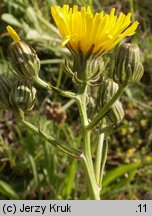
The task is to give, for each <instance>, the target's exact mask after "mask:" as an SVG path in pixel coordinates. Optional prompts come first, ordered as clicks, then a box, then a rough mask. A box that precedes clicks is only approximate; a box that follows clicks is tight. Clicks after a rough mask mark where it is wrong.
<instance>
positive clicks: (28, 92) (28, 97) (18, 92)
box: [9, 80, 36, 112]
mask: <svg viewBox="0 0 152 216" xmlns="http://www.w3.org/2000/svg"><path fill="white" fill-rule="evenodd" d="M35 94H36V89H35V88H34V87H33V86H32V84H31V82H29V81H27V80H18V81H16V82H15V83H14V85H13V86H12V88H11V91H10V95H9V101H10V103H11V105H12V107H13V109H14V110H15V111H18V110H19V109H20V110H22V111H23V112H26V111H29V110H31V109H32V108H33V106H34V102H35Z"/></svg>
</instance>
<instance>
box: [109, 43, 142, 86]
mask: <svg viewBox="0 0 152 216" xmlns="http://www.w3.org/2000/svg"><path fill="white" fill-rule="evenodd" d="M143 72H144V68H143V65H142V63H141V61H140V50H139V47H138V46H137V45H136V44H133V43H126V44H123V45H121V46H120V48H119V49H118V52H117V54H116V57H115V65H114V70H113V72H112V74H111V78H112V79H113V80H114V81H115V82H116V83H118V84H120V85H127V84H129V83H132V82H137V81H139V80H140V79H141V77H142V76H143Z"/></svg>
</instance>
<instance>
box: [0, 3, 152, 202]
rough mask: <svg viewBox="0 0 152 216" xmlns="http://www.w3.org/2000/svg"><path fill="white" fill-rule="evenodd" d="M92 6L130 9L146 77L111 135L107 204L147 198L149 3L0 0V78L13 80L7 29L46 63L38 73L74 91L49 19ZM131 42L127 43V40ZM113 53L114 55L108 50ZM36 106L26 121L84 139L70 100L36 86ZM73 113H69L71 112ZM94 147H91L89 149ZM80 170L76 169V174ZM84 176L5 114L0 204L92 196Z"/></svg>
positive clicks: (151, 186)
mask: <svg viewBox="0 0 152 216" xmlns="http://www.w3.org/2000/svg"><path fill="white" fill-rule="evenodd" d="M63 3H69V4H70V5H73V4H78V5H81V6H82V5H85V6H86V5H90V6H91V7H92V9H94V11H100V10H105V11H106V12H109V11H110V9H111V8H112V7H115V8H116V9H117V12H118V13H119V12H120V11H123V12H124V13H127V12H129V11H131V12H132V14H133V20H139V22H140V25H139V27H138V30H137V33H136V35H135V36H134V37H133V38H131V39H129V40H132V41H135V42H136V43H137V44H138V45H139V46H140V49H141V53H142V61H143V64H144V68H145V74H144V76H143V78H142V80H141V82H140V83H137V84H133V85H130V86H129V88H128V89H127V90H126V92H125V94H124V96H123V97H122V100H123V104H124V109H125V114H126V115H125V118H124V120H123V122H122V123H121V124H120V126H119V127H117V128H114V129H113V130H111V131H110V132H109V135H108V142H109V151H108V159H107V163H106V170H105V176H104V180H103V190H102V192H101V195H102V199H144V198H145V196H146V193H147V192H148V191H151V190H152V69H151V68H152V23H151V22H150V20H151V19H152V7H150V4H151V1H150V0H145V1H143V0H122V1H112V0H102V1H100V0H94V1H93V0H75V1H73V0H69V1H59V0H45V1H41V0H1V1H0V74H2V75H7V76H13V75H12V74H13V73H12V71H11V70H12V69H11V67H10V64H9V63H8V59H7V56H8V54H7V48H8V45H9V43H10V42H11V39H10V38H9V37H8V34H7V32H6V25H8V24H10V25H12V26H13V27H14V28H15V29H16V30H17V31H18V33H19V35H20V36H21V38H22V39H23V40H25V41H26V42H27V43H29V44H30V45H31V46H33V47H34V48H35V50H36V51H37V53H38V56H39V58H40V59H41V71H40V76H41V77H42V78H44V79H45V80H48V81H51V82H52V83H54V85H56V86H58V87H62V88H63V89H70V90H72V89H73V88H74V86H73V84H72V82H71V80H70V79H69V78H68V77H67V76H66V75H65V73H64V72H63V62H64V58H65V57H66V56H68V55H69V53H68V51H67V49H66V48H62V47H61V45H60V44H61V39H60V36H59V33H58V30H57V29H56V27H55V25H54V22H53V20H52V18H51V14H50V7H51V5H54V4H55V5H62V4H63ZM127 41H128V39H127ZM111 54H112V53H111ZM39 90H40V91H38V94H37V101H36V105H35V107H34V109H33V110H32V111H31V112H30V113H28V115H27V118H28V119H29V121H31V122H33V123H34V124H37V125H40V126H41V127H43V129H44V131H46V132H47V133H50V134H53V135H55V136H56V137H60V139H62V140H65V141H66V142H67V143H72V144H73V145H75V146H79V145H80V144H81V140H82V134H81V128H80V120H79V118H78V112H77V107H76V106H75V104H74V103H73V101H72V100H71V101H67V100H66V99H65V98H63V97H60V96H58V95H56V94H52V95H50V94H48V92H46V91H43V90H42V89H39ZM71 113H72V115H71ZM92 148H93V146H92ZM77 168H79V171H78V169H77ZM88 198H89V197H88V193H87V188H86V179H85V178H84V174H83V170H82V168H81V165H80V164H79V162H77V161H76V160H73V159H72V158H70V157H67V156H65V155H63V154H62V153H61V152H58V151H56V150H55V149H54V148H53V147H52V146H50V145H49V144H48V143H47V142H44V140H42V139H41V138H40V137H38V136H35V135H33V134H32V133H31V132H30V131H29V130H27V129H26V128H25V127H24V126H22V125H21V124H20V123H19V122H17V121H16V119H15V118H14V116H13V114H12V113H10V112H9V113H8V112H0V199H88Z"/></svg>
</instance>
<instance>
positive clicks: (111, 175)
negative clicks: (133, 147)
mask: <svg viewBox="0 0 152 216" xmlns="http://www.w3.org/2000/svg"><path fill="white" fill-rule="evenodd" d="M140 163H141V162H140V161H138V162H135V163H131V164H127V165H122V166H120V167H117V168H115V169H112V170H111V171H109V172H108V173H107V174H106V176H105V177H104V180H103V183H102V186H103V187H105V186H107V185H109V184H110V183H112V182H113V181H115V180H116V179H117V178H118V177H120V176H122V175H124V174H125V173H127V172H130V171H132V170H136V169H137V168H138V167H139V165H140Z"/></svg>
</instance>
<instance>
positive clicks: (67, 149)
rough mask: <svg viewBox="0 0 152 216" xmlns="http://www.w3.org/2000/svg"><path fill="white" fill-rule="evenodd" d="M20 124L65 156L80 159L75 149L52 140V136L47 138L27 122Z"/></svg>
mask: <svg viewBox="0 0 152 216" xmlns="http://www.w3.org/2000/svg"><path fill="white" fill-rule="evenodd" d="M21 122H22V123H23V124H24V125H25V126H26V127H27V128H29V129H30V130H31V131H33V132H34V133H36V134H38V135H39V136H41V137H43V138H45V140H46V141H48V142H49V143H50V144H52V145H53V146H55V147H56V148H58V149H60V150H61V151H63V152H64V153H66V154H68V155H70V156H73V157H75V158H77V159H81V154H82V153H81V151H79V150H78V149H75V148H73V147H71V146H68V145H65V144H63V143H62V142H60V141H59V140H57V139H55V138H53V137H52V136H48V135H47V134H45V133H44V132H42V131H41V130H40V129H39V128H37V127H35V126H34V125H33V124H31V123H30V122H27V121H25V120H21Z"/></svg>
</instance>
